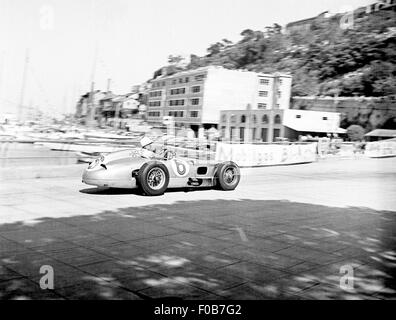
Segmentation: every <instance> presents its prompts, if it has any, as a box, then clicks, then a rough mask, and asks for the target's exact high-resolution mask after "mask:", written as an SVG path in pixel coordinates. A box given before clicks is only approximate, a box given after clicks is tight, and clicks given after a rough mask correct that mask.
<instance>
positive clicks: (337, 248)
mask: <svg viewBox="0 0 396 320" xmlns="http://www.w3.org/2000/svg"><path fill="white" fill-rule="evenodd" d="M84 167H85V166H84V165H83V166H81V170H83V168H84ZM60 170H61V169H60ZM73 172H74V171H73ZM80 178H81V177H80V176H78V175H72V176H70V177H59V178H42V179H14V180H12V179H11V180H3V181H0V299H155V298H180V299H214V300H222V299H395V297H396V283H395V279H396V250H395V248H396V234H395V233H396V158H385V159H356V160H322V161H320V162H316V163H310V164H302V165H293V166H278V167H264V168H254V169H253V168H252V169H243V170H242V180H241V183H240V186H239V187H238V188H237V190H235V191H231V192H223V191H218V190H199V191H198V190H197V191H190V192H185V191H183V190H176V191H170V192H167V193H166V194H165V195H163V196H160V197H145V196H141V195H139V194H137V193H136V192H134V191H129V190H115V189H97V188H95V187H92V186H87V185H84V184H82V183H81V180H80ZM43 265H49V266H51V267H52V268H53V270H54V289H53V290H43V289H41V288H40V286H39V283H40V279H41V277H42V276H43V274H40V267H41V266H43ZM346 272H350V273H348V274H346ZM346 275H349V276H350V277H349V278H346V277H345V276H346ZM340 283H341V284H344V285H343V286H340Z"/></svg>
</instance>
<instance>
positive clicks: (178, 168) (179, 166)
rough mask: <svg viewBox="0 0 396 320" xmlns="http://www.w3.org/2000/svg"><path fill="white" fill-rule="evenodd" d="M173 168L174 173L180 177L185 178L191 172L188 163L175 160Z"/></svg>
mask: <svg viewBox="0 0 396 320" xmlns="http://www.w3.org/2000/svg"><path fill="white" fill-rule="evenodd" d="M172 167H173V171H174V172H175V173H176V175H177V176H179V177H185V176H186V175H187V174H188V172H189V171H190V166H189V165H188V163H187V162H185V161H182V160H176V159H173V160H172Z"/></svg>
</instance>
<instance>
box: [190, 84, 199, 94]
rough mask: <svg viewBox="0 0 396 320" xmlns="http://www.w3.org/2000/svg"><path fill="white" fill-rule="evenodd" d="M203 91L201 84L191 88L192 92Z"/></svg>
mask: <svg viewBox="0 0 396 320" xmlns="http://www.w3.org/2000/svg"><path fill="white" fill-rule="evenodd" d="M200 91H201V87H200V86H194V87H192V88H191V92H192V93H198V92H200Z"/></svg>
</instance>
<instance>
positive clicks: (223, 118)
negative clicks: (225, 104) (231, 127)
mask: <svg viewBox="0 0 396 320" xmlns="http://www.w3.org/2000/svg"><path fill="white" fill-rule="evenodd" d="M221 121H222V122H226V121H227V116H226V115H225V114H223V115H222V116H221Z"/></svg>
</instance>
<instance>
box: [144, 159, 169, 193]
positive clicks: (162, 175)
mask: <svg viewBox="0 0 396 320" xmlns="http://www.w3.org/2000/svg"><path fill="white" fill-rule="evenodd" d="M137 180H138V185H139V187H140V189H141V191H143V193H144V194H146V195H149V196H159V195H161V194H163V193H164V192H165V190H166V189H167V188H168V184H169V172H168V169H167V168H166V166H165V165H163V164H162V163H159V162H148V163H145V164H144V165H143V166H142V167H141V168H140V170H139V173H138V176H137Z"/></svg>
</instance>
